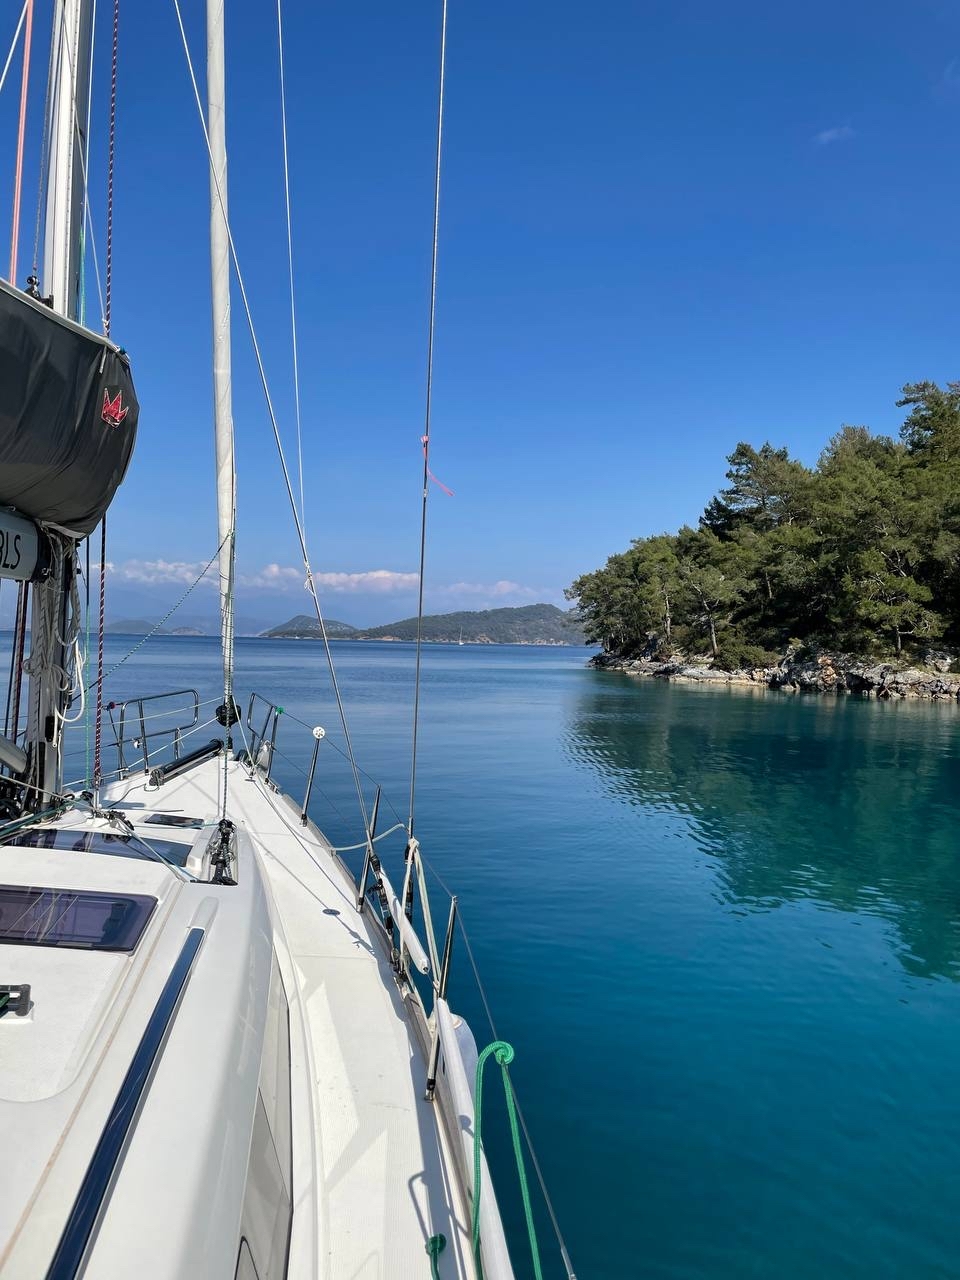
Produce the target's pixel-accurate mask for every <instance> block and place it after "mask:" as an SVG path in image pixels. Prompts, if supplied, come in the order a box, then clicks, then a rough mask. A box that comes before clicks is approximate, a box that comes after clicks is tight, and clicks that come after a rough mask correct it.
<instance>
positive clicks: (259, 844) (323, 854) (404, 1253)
mask: <svg viewBox="0 0 960 1280" xmlns="http://www.w3.org/2000/svg"><path fill="white" fill-rule="evenodd" d="M221 786H222V765H221V764H220V763H219V762H218V761H211V762H208V763H207V764H204V765H201V766H199V767H198V768H196V769H193V770H191V771H190V772H189V773H187V774H185V775H183V776H181V777H180V778H176V779H174V780H172V781H171V782H169V783H167V784H166V785H164V786H163V787H162V788H161V789H160V790H159V791H157V790H155V789H152V788H146V787H145V786H144V783H143V782H141V781H134V780H133V779H128V780H127V781H126V782H123V783H118V784H115V786H114V787H113V788H111V792H110V796H109V797H108V801H109V803H112V804H115V805H117V807H119V808H121V809H122V810H123V811H124V812H125V813H127V815H128V816H129V817H130V818H131V819H132V820H133V821H137V810H138V809H139V808H140V806H141V805H142V806H144V808H145V809H150V810H160V811H164V812H166V813H170V814H172V813H180V814H184V815H188V816H197V817H201V816H202V817H208V816H209V815H210V814H211V813H214V812H216V810H217V806H218V801H219V796H220V791H221ZM228 812H229V815H230V817H231V818H232V819H233V820H234V821H235V822H236V823H237V825H238V827H241V828H242V829H244V830H246V832H247V833H248V835H249V836H250V837H251V839H252V841H253V843H254V845H255V847H256V849H257V852H258V854H259V855H260V858H261V861H262V864H263V867H264V870H265V872H266V874H267V877H268V879H269V883H270V886H271V889H272V893H273V898H274V903H275V907H276V913H277V938H276V948H277V952H278V956H279V958H280V961H281V969H282V971H283V972H284V980H285V983H286V985H287V986H288V996H289V998H290V1005H291V1063H292V1073H293V1077H294V1092H293V1132H294V1139H293V1141H294V1190H295V1204H294V1226H293V1236H292V1239H291V1255H290V1269H289V1275H290V1276H291V1277H300V1276H303V1277H306V1276H312V1275H314V1274H316V1275H319V1276H322V1277H330V1280H340V1278H341V1277H343V1278H344V1280H346V1278H347V1277H350V1280H354V1278H356V1280H361V1278H362V1280H367V1278H369V1280H373V1278H374V1277H391V1280H393V1278H401V1277H402V1278H403V1280H406V1278H407V1277H410V1280H416V1278H417V1277H420V1276H422V1277H424V1280H426V1278H427V1277H429V1275H430V1259H429V1256H428V1254H427V1250H426V1241H427V1239H428V1238H429V1237H430V1236H432V1235H434V1234H436V1233H442V1234H443V1235H444V1236H445V1238H446V1241H447V1246H446V1248H445V1250H444V1252H443V1256H442V1266H441V1275H442V1276H444V1277H445V1278H446V1277H450V1278H451V1280H452V1278H453V1277H472V1276H473V1275H474V1274H475V1270H474V1265H473V1261H472V1257H471V1253H470V1243H469V1218H468V1212H467V1209H466V1206H465V1204H464V1201H463V1197H462V1195H461V1193H460V1190H459V1188H458V1186H457V1185H456V1183H455V1179H454V1177H453V1175H452V1169H453V1161H452V1159H451V1155H450V1151H449V1148H448V1143H447V1139H446V1135H445V1133H444V1132H443V1130H442V1125H441V1124H440V1123H439V1116H438V1115H437V1113H436V1111H435V1109H434V1107H433V1106H432V1105H431V1104H429V1103H427V1102H425V1101H424V1099H423V1092H424V1078H425V1068H424V1063H423V1056H422V1052H421V1049H420V1046H419V1044H418V1042H417V1040H416V1036H415V1033H414V1030H413V1028H412V1027H411V1025H410V1022H409V1019H408V1017H407V1016H406V1011H405V1008H404V1000H403V999H402V997H401V994H400V991H399V989H398V986H397V983H396V980H395V978H394V975H393V972H392V969H391V967H390V964H389V962H388V961H387V959H386V958H385V956H384V954H383V951H382V948H381V946H380V944H379V940H378V939H376V938H375V936H374V935H373V934H372V933H371V926H370V925H369V924H368V922H367V921H366V919H365V918H364V917H363V916H361V915H360V914H359V913H358V912H357V910H356V905H355V898H354V893H353V891H352V889H351V886H350V885H349V883H348V881H347V879H346V877H345V875H344V873H343V871H342V870H341V868H340V866H339V864H338V863H337V861H336V859H335V857H334V855H333V854H332V853H331V852H330V849H329V846H328V845H326V843H325V842H324V841H323V840H322V838H318V835H317V833H316V832H315V831H313V832H312V831H311V830H310V829H309V828H305V827H304V826H302V825H301V823H300V820H299V813H298V812H297V810H296V808H295V807H294V805H293V804H292V803H291V802H290V801H289V800H287V799H286V797H283V796H281V795H279V794H277V793H275V792H273V791H272V790H271V789H269V788H267V787H266V786H265V785H264V784H263V782H262V781H261V780H260V779H259V777H257V778H251V777H250V776H249V771H248V770H246V769H245V768H244V767H243V766H241V765H239V764H237V763H235V762H232V763H231V764H230V765H229V799H228ZM291 980H292V982H293V984H294V986H295V990H294V991H290V990H289V986H290V983H291ZM297 1005H299V1008H300V1010H301V1012H302V1019H303V1022H302V1025H303V1029H304V1035H303V1036H302V1037H301V1038H300V1041H299V1052H298V1040H297V1037H296V1036H295V1035H294V1029H293V1019H294V1016H295V1009H296V1007H297ZM298 1081H299V1083H300V1085H301V1086H302V1087H301V1088H298ZM308 1088H312V1090H313V1097H312V1099H311V1098H310V1096H309V1093H308ZM298 1175H299V1177H298ZM298 1182H299V1185H300V1189H301V1190H300V1193H299V1194H298V1192H297V1184H298ZM304 1187H309V1189H310V1190H309V1195H305V1194H303V1188H304ZM311 1197H312V1199H313V1201H314V1204H313V1212H314V1213H315V1215H316V1226H315V1230H305V1229H304V1227H305V1223H304V1221H303V1219H302V1215H303V1214H304V1213H305V1212H307V1213H309V1212H310V1208H311V1206H310V1204H309V1202H308V1201H309V1199H310V1198H311ZM298 1216H300V1221H299V1222H298ZM314 1241H315V1242H316V1243H315V1244H314V1243H313V1242H314ZM314 1249H315V1250H316V1253H315V1254H314Z"/></svg>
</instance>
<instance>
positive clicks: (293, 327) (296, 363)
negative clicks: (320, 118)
mask: <svg viewBox="0 0 960 1280" xmlns="http://www.w3.org/2000/svg"><path fill="white" fill-rule="evenodd" d="M281 10H282V0H277V51H278V54H279V59H280V123H281V131H282V133H283V192H284V198H285V203H286V211H287V267H288V269H289V273H290V334H291V338H292V342H293V403H294V411H295V414H296V419H297V479H298V480H299V483H300V520H301V523H302V524H303V526H304V528H306V506H305V504H304V500H303V431H302V428H301V418H300V350H299V343H298V342H297V303H296V291H295V289H294V283H293V281H294V271H293V215H292V213H291V209H290V162H289V157H288V152H287V87H286V78H285V76H284V69H283V15H282V12H281Z"/></svg>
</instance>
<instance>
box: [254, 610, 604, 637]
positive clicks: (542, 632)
mask: <svg viewBox="0 0 960 1280" xmlns="http://www.w3.org/2000/svg"><path fill="white" fill-rule="evenodd" d="M325 625H326V628H327V635H329V636H331V637H333V638H337V639H351V640H416V638H417V619H416V618H402V619H400V621H398V622H388V623H386V624H385V625H384V626H381V627H367V628H365V629H360V628H357V627H351V626H349V625H348V624H347V623H344V622H336V621H335V620H333V619H331V620H330V621H325ZM264 636H265V638H268V639H277V640H318V639H319V638H320V629H319V627H318V626H317V620H316V618H311V617H310V616H309V615H306V614H298V615H297V616H296V617H295V618H291V619H290V620H289V622H284V623H283V624H282V625H281V626H279V627H272V628H271V629H270V630H269V631H266V632H264ZM423 638H424V640H427V641H429V642H430V643H431V644H456V643H457V642H458V641H459V640H460V639H461V638H462V639H463V642H464V644H546V645H557V644H583V631H582V629H581V627H580V624H579V623H578V622H577V621H576V619H575V617H574V616H573V615H572V613H571V612H564V610H563V609H558V608H557V606H556V605H554V604H528V605H521V606H520V607H518V608H504V609H464V610H460V611H459V612H457V613H435V614H429V615H427V616H426V617H425V618H424V619H423Z"/></svg>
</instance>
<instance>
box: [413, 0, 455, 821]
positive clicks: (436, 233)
mask: <svg viewBox="0 0 960 1280" xmlns="http://www.w3.org/2000/svg"><path fill="white" fill-rule="evenodd" d="M446 66H447V0H443V5H442V16H441V20H440V77H439V80H440V83H439V86H438V89H437V150H436V167H435V170H434V181H433V248H432V253H431V258H430V323H429V326H428V330H427V387H426V404H425V407H424V427H423V505H422V508H421V514H420V569H419V587H418V592H417V657H416V673H415V675H414V684H413V742H412V745H411V751H410V817H409V822H408V824H407V834H408V835H409V836H410V838H411V839H413V818H414V806H415V803H416V794H417V739H418V736H419V730H420V668H421V659H422V654H423V580H424V569H425V567H426V559H427V498H428V495H429V491H430V425H431V423H430V419H431V412H432V409H433V344H434V336H435V333H436V324H437V255H438V248H439V244H440V163H441V159H442V155H443V90H444V82H445V79H446Z"/></svg>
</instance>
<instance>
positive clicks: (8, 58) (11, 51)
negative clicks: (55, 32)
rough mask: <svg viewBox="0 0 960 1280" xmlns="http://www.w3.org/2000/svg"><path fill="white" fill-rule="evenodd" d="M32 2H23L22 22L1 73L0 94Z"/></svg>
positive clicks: (18, 26)
mask: <svg viewBox="0 0 960 1280" xmlns="http://www.w3.org/2000/svg"><path fill="white" fill-rule="evenodd" d="M29 4H30V0H23V8H22V9H21V10H20V21H19V22H18V23H17V29H16V31H15V32H14V33H13V40H12V41H11V44H10V52H9V53H8V54H7V60H6V62H5V63H4V64H3V71H0V93H2V92H3V86H4V84H5V83H6V80H7V72H8V71H9V70H10V63H11V62H12V61H13V55H14V54H15V53H16V51H17V44H18V43H19V41H20V32H21V31H22V30H23V20H24V18H25V17H26V16H27V7H28V5H29Z"/></svg>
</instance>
